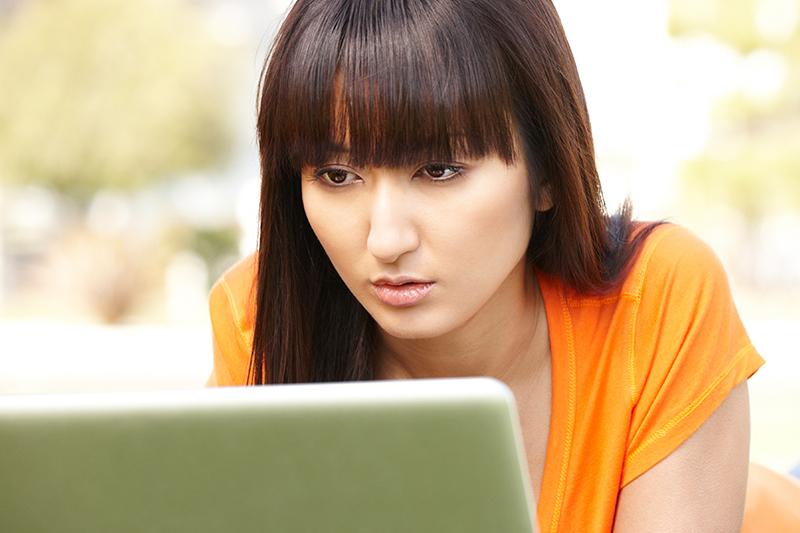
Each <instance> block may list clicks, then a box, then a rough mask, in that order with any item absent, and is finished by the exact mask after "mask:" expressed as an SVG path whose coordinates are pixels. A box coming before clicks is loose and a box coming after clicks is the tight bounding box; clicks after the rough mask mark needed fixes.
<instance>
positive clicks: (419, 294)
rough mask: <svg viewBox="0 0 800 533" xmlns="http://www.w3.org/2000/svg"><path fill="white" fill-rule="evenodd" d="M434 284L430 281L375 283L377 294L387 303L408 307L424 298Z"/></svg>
mask: <svg viewBox="0 0 800 533" xmlns="http://www.w3.org/2000/svg"><path fill="white" fill-rule="evenodd" d="M433 286H434V282H430V283H407V284H405V285H374V284H373V286H372V289H373V291H374V292H375V295H376V296H377V297H378V299H379V300H380V301H382V302H383V303H385V304H388V305H393V306H395V307H407V306H409V305H414V304H415V303H417V302H419V301H420V300H422V299H423V298H424V297H425V295H426V294H428V293H429V292H430V291H431V289H432V288H433Z"/></svg>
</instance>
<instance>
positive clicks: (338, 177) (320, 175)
mask: <svg viewBox="0 0 800 533" xmlns="http://www.w3.org/2000/svg"><path fill="white" fill-rule="evenodd" d="M348 176H356V174H355V173H354V172H348V171H347V170H344V169H342V168H332V167H328V168H321V169H319V170H317V171H316V172H315V173H314V175H313V176H312V179H313V180H314V181H317V180H321V181H322V182H323V183H325V184H326V185H327V184H332V186H333V187H343V186H345V185H347V184H346V183H345V182H346V181H347V177H348Z"/></svg>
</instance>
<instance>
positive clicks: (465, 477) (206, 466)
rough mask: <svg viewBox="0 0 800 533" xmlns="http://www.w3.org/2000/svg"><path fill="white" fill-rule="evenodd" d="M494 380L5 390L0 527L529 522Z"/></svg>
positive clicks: (481, 527) (123, 529)
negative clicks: (108, 390) (40, 391)
mask: <svg viewBox="0 0 800 533" xmlns="http://www.w3.org/2000/svg"><path fill="white" fill-rule="evenodd" d="M535 510H536V506H535V502H534V501H533V495H532V491H531V487H530V479H529V476H528V468H527V461H526V458H525V453H524V447H523V446H522V437H521V432H520V427H519V418H518V415H517V411H516V406H515V402H514V397H513V395H512V393H511V390H510V389H509V388H508V387H507V386H506V385H505V384H503V383H502V382H500V381H498V380H496V379H493V378H488V377H474V378H473V377H470V378H439V379H413V380H382V381H363V382H343V383H314V384H287V385H269V386H260V387H222V388H209V389H198V390H177V391H157V392H153V391H149V392H135V393H130V392H128V393H81V394H41V395H33V394H32V395H7V396H0V531H4V532H5V531H8V532H14V533H28V532H30V533H34V532H58V533H73V532H74V533H93V532H98V533H100V532H102V533H128V532H131V533H133V532H137V533H139V532H142V533H144V532H147V533H182V532H186V533H204V532H209V533H211V532H214V533H219V532H237V533H250V532H276V533H312V532H313V533H323V532H330V533H401V532H402V533H412V532H413V533H426V532H430V533H489V532H503V533H531V531H535V529H534V526H535V521H536V518H535V517H536V514H535Z"/></svg>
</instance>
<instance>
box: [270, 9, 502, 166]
mask: <svg viewBox="0 0 800 533" xmlns="http://www.w3.org/2000/svg"><path fill="white" fill-rule="evenodd" d="M454 4H456V2H454V3H453V5H451V4H449V3H442V2H440V3H437V4H436V5H435V6H434V5H429V4H427V3H426V2H419V1H409V0H396V1H386V2H375V1H371V0H355V1H354V0H349V1H343V0H326V1H324V2H314V3H309V4H306V8H307V9H308V10H309V11H310V12H309V13H305V14H304V16H303V17H300V19H301V22H299V23H298V24H297V27H293V28H289V29H287V33H286V34H285V35H283V36H282V38H283V39H286V42H285V43H284V45H285V48H284V49H285V50H286V55H285V57H283V58H278V59H277V61H278V65H277V66H275V68H280V69H282V74H281V75H279V76H277V77H276V79H277V80H279V81H278V82H277V83H276V84H275V85H276V86H273V87H265V88H264V93H263V94H262V98H268V99H270V100H271V101H272V102H273V104H274V105H275V106H276V108H274V115H273V116H274V118H275V120H274V122H273V124H272V125H271V126H272V127H271V128H269V129H270V130H271V132H272V139H271V140H272V142H277V144H278V146H275V147H274V148H276V149H279V150H281V152H282V153H283V154H284V155H285V156H288V157H289V159H290V162H291V164H292V165H293V166H294V168H296V169H299V168H301V167H302V166H303V165H316V166H318V165H321V164H323V163H325V162H326V161H328V160H329V159H330V158H331V157H332V156H333V157H336V156H338V157H344V159H345V160H347V161H348V162H350V163H351V164H353V165H355V166H381V167H384V166H385V167H404V166H411V165H413V164H416V163H419V162H420V161H423V160H434V159H437V160H453V159H455V158H472V159H477V158H481V157H484V156H487V155H491V154H497V155H498V156H499V157H500V158H502V159H503V160H504V161H506V162H507V163H512V162H513V161H514V159H515V150H514V146H515V143H514V131H515V129H514V125H513V118H512V117H513V114H512V105H513V99H512V91H511V89H510V86H511V81H510V80H509V79H508V76H507V74H506V67H505V64H504V62H503V61H504V60H503V57H502V54H501V53H500V49H499V43H497V42H495V41H490V40H489V39H488V36H489V35H492V34H493V32H491V31H489V29H487V28H482V27H481V26H480V22H479V21H478V19H479V18H484V17H471V20H470V17H467V16H466V15H465V12H466V10H463V9H458V8H457V6H456V5H454ZM312 12H313V13H312ZM273 59H275V58H273ZM270 93H271V94H270Z"/></svg>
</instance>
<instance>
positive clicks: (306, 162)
mask: <svg viewBox="0 0 800 533" xmlns="http://www.w3.org/2000/svg"><path fill="white" fill-rule="evenodd" d="M259 93H260V94H259V103H258V139H259V146H260V153H261V172H262V189H261V225H260V235H259V242H258V247H257V252H256V253H255V254H253V255H251V256H250V257H248V258H246V259H245V260H243V261H241V262H240V263H238V264H237V265H235V266H233V267H232V268H231V269H230V270H229V271H228V272H226V273H225V274H224V275H223V276H222V278H221V279H220V280H219V281H218V282H217V283H216V284H215V286H214V288H213V289H212V291H211V295H210V309H211V319H212V325H213V331H214V351H215V357H214V371H213V375H212V376H211V378H210V380H209V384H211V385H245V384H269V383H293V382H311V381H344V380H371V379H397V378H423V377H445V376H477V375H484V376H493V377H496V378H498V379H500V380H502V381H504V382H505V383H507V384H508V385H509V387H511V389H512V390H513V391H514V394H515V397H516V400H517V403H518V407H519V412H520V416H521V423H522V427H523V434H524V441H525V447H526V453H527V457H528V460H529V467H530V476H531V480H532V484H533V487H534V492H535V496H536V498H537V501H538V520H539V525H540V528H541V530H542V531H548V532H551V531H582V532H588V531H611V530H613V531H616V532H631V531H650V532H653V531H669V532H671V533H675V532H681V531H738V528H739V527H740V524H741V520H742V510H743V505H744V496H745V485H746V481H747V469H748V450H749V411H748V393H747V383H746V380H747V378H748V377H750V376H751V375H752V374H753V373H754V372H755V371H756V370H757V369H758V368H759V367H760V366H761V364H762V363H763V359H762V358H761V357H760V356H759V355H758V353H757V352H756V351H755V349H754V348H753V346H752V344H751V343H750V341H749V339H748V336H747V334H746V332H745V330H744V328H743V326H742V323H741V321H740V319H739V317H738V315H737V312H736V309H735V307H734V303H733V301H732V298H731V293H730V290H729V287H728V282H727V278H726V275H725V272H724V270H723V268H722V266H721V265H720V262H719V261H718V259H717V257H716V256H715V255H714V253H713V252H712V251H711V250H710V249H709V248H708V246H706V245H705V244H704V243H703V242H701V241H700V240H698V239H697V238H696V237H695V236H694V235H693V234H692V233H690V232H689V231H687V230H686V229H683V228H682V227H680V226H677V225H672V224H655V223H651V224H646V223H638V222H634V221H632V220H631V218H630V208H629V206H628V205H627V204H626V205H625V206H623V208H622V209H621V210H620V212H618V213H617V214H616V215H613V216H611V215H609V214H608V213H607V212H606V210H605V206H604V203H603V197H602V194H601V189H600V181H599V179H598V175H597V169H596V167H595V160H594V149H593V144H592V136H591V129H590V124H589V117H588V114H587V110H586V104H585V101H584V96H583V91H582V88H581V84H580V80H579V77H578V73H577V71H576V67H575V63H574V60H573V57H572V54H571V51H570V48H569V45H568V43H567V40H566V37H565V35H564V32H563V29H562V27H561V23H560V20H559V18H558V15H557V13H556V11H555V9H554V7H553V5H552V4H551V2H550V1H549V0H505V1H503V2H498V1H495V0H385V1H375V0H298V1H297V2H296V4H295V5H294V6H293V8H292V9H291V11H290V12H289V13H288V16H287V18H286V19H285V21H284V23H283V25H282V26H281V28H280V31H279V33H278V36H277V38H276V41H275V43H274V44H273V47H272V49H271V51H270V54H269V57H268V58H267V61H266V63H265V68H264V71H263V76H262V80H261V83H260V87H259Z"/></svg>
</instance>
